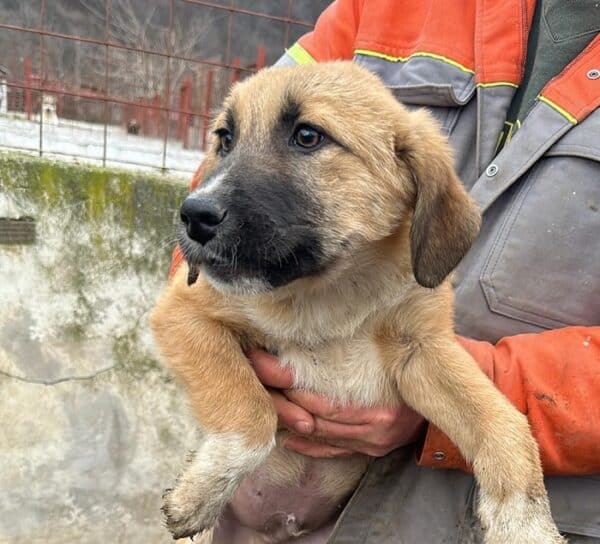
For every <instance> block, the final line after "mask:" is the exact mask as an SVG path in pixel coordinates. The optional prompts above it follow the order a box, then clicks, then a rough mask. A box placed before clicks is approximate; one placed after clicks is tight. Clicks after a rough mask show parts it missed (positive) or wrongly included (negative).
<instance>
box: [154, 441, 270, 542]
mask: <svg viewBox="0 0 600 544" xmlns="http://www.w3.org/2000/svg"><path fill="white" fill-rule="evenodd" d="M271 448H272V445H269V446H267V447H264V448H248V447H246V446H245V445H244V442H243V441H242V440H241V439H240V438H238V437H235V436H233V437H232V436H226V435H207V436H206V438H205V440H204V442H203V443H202V447H201V448H200V450H198V452H197V453H196V454H192V455H191V456H190V457H189V458H188V462H187V465H186V467H185V469H184V471H183V473H182V474H181V476H179V478H178V479H177V482H176V483H175V486H174V487H173V489H168V490H167V491H165V493H164V495H163V507H162V511H163V513H164V515H165V524H166V526H167V529H169V531H170V532H171V534H172V535H173V537H174V538H176V539H177V538H184V537H193V536H194V535H196V534H199V533H202V532H203V531H205V530H207V529H211V528H212V527H213V526H214V525H215V523H216V521H217V519H218V518H219V516H220V515H221V512H222V511H223V509H224V508H225V506H226V505H227V503H228V502H229V501H230V500H231V498H232V497H233V494H234V493H235V491H236V489H237V488H238V486H239V484H240V482H241V481H242V479H243V478H244V476H246V475H247V474H249V473H250V472H253V471H254V470H255V469H256V468H257V467H258V466H259V465H260V464H261V463H262V462H263V461H264V460H265V459H266V457H267V455H268V454H269V452H270V450H271Z"/></svg>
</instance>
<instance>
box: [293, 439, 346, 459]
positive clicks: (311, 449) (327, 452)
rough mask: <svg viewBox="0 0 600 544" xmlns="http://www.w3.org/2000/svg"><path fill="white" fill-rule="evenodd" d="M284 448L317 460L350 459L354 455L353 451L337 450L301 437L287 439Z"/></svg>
mask: <svg viewBox="0 0 600 544" xmlns="http://www.w3.org/2000/svg"><path fill="white" fill-rule="evenodd" d="M283 447H284V448H287V449H289V450H292V451H295V452H297V453H301V454H302V455H307V456H308V457H317V458H323V457H324V458H332V457H348V456H350V455H352V453H353V452H352V451H351V450H347V449H344V448H336V447H335V446H331V445H329V444H323V443H321V442H314V441H312V440H309V439H307V438H302V437H301V436H291V437H289V438H286V439H285V440H284V442H283Z"/></svg>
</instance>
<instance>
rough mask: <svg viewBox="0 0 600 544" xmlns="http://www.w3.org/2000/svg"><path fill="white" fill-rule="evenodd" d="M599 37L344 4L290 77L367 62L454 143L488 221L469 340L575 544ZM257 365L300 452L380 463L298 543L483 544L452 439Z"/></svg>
mask: <svg viewBox="0 0 600 544" xmlns="http://www.w3.org/2000/svg"><path fill="white" fill-rule="evenodd" d="M599 29H600V8H598V7H597V2H595V1H589V0H585V1H582V2H578V3H565V2H560V1H559V0H538V2H535V1H534V0H514V1H513V0H511V1H501V2H485V3H484V2H477V3H476V2H460V5H457V3H456V2H447V1H436V2H433V1H429V0H428V1H424V2H407V1H397V0H366V1H364V0H336V1H334V2H333V3H332V4H331V5H330V6H329V7H328V8H327V10H326V11H325V12H324V13H323V14H322V15H321V17H320V18H319V20H318V21H317V24H316V26H315V29H314V31H313V32H311V33H309V34H307V35H305V36H303V37H302V38H301V39H300V40H299V42H298V43H296V44H295V45H294V46H292V47H291V48H290V49H289V50H288V51H287V52H286V54H285V55H284V57H283V58H282V59H281V60H280V61H279V64H281V65H294V64H305V63H311V62H323V61H328V60H336V59H354V61H355V62H357V63H359V64H361V65H363V66H366V67H367V68H369V69H370V70H371V71H373V72H374V73H376V74H377V75H379V77H380V78H381V79H382V80H383V81H384V83H386V85H387V86H388V87H390V88H391V89H392V90H393V92H394V94H395V96H396V97H397V99H398V100H400V101H401V102H402V103H404V104H405V105H406V106H407V107H409V108H420V107H425V108H428V109H429V110H430V111H431V112H432V113H433V115H434V116H435V117H436V118H437V120H438V122H439V124H440V126H441V127H442V129H443V130H444V132H445V133H446V134H447V136H448V139H449V142H450V144H451V145H452V147H453V149H454V152H455V166H456V170H457V172H458V174H459V176H460V178H461V180H462V181H463V183H464V184H465V186H466V188H467V189H468V190H469V192H470V194H471V196H472V197H473V198H474V199H475V200H476V202H477V203H478V204H479V206H480V209H481V211H482V213H483V227H482V230H481V233H480V235H479V238H478V240H477V241H476V242H475V244H474V246H473V247H472V249H471V250H470V252H469V253H468V254H467V256H466V257H465V258H464V259H463V261H462V263H461V265H460V266H459V268H458V270H457V271H456V274H455V279H454V284H455V289H456V331H457V333H458V334H459V335H461V337H460V338H459V341H460V342H461V343H462V344H463V346H464V347H465V348H466V349H467V350H468V351H469V352H470V353H471V355H472V356H473V357H474V358H475V359H476V360H477V361H478V363H479V364H480V366H481V368H482V369H483V370H484V371H485V372H486V374H487V375H488V376H489V377H490V379H491V380H492V381H493V382H494V383H495V384H496V386H497V387H498V388H499V389H500V390H501V391H502V392H503V393H504V394H505V395H506V396H507V397H508V398H509V399H510V400H511V402H512V403H513V404H514V405H515V406H516V407H517V408H518V409H519V410H520V411H522V412H523V413H525V414H526V415H527V416H528V419H529V422H530V425H531V427H532V430H533V433H534V435H535V437H536V439H537V441H538V443H539V446H540V453H541V457H542V463H543V466H544V471H545V473H546V474H547V475H548V476H549V477H548V479H547V487H548V491H549V494H550V498H551V505H552V510H553V516H554V518H555V520H556V522H557V524H558V527H559V529H561V530H562V531H564V532H565V533H566V535H567V537H568V539H569V542H571V543H584V542H585V543H592V542H599V543H600V530H599V529H598V527H600V507H599V506H598V505H600V479H599V478H598V477H597V476H593V475H594V474H599V473H600V326H597V325H599V324H600V247H598V246H599V244H598V240H599V235H598V233H600V211H599V208H600V141H599V139H598V138H597V134H600V109H599V106H600V36H598V30H599ZM594 135H596V136H594ZM198 179H199V175H197V176H195V181H193V182H192V185H193V186H194V184H196V183H197V182H198ZM180 261H181V256H180V254H179V253H176V255H175V257H174V261H173V265H172V269H174V268H176V267H177V266H178V263H179V262H180ZM248 357H249V358H250V360H251V361H252V364H253V367H254V369H255V372H256V373H257V375H258V377H259V378H260V380H261V381H262V382H263V383H264V384H265V385H266V386H268V387H269V388H271V392H272V398H273V402H274V404H275V406H276V408H277V411H278V414H279V418H280V424H281V425H282V426H284V427H287V428H290V429H292V430H293V431H294V432H296V433H298V435H297V436H295V437H293V438H290V439H288V442H287V443H286V446H287V447H288V448H290V449H292V450H295V451H297V452H300V453H302V454H304V455H308V456H313V457H336V456H345V455H350V454H352V453H353V452H361V453H366V454H368V455H371V456H373V457H375V458H377V459H376V460H375V461H374V462H373V463H372V464H371V466H370V468H369V471H368V473H367V475H366V476H365V477H364V478H363V481H362V483H361V485H360V486H359V488H358V490H357V491H356V492H355V493H354V495H353V497H352V498H351V499H350V501H349V502H348V504H347V505H346V506H345V508H344V509H343V511H342V512H341V515H340V517H339V519H338V520H332V523H331V524H330V525H329V526H328V527H326V528H324V529H323V530H322V531H321V532H320V533H319V534H313V535H311V536H310V537H306V538H304V539H303V538H299V539H297V540H296V542H306V543H309V542H310V543H317V542H332V543H342V542H343V543H350V544H353V543H361V544H362V543H375V542H377V543H384V544H385V543H387V542H390V543H392V542H394V543H397V542H402V543H403V544H422V543H423V542H427V543H432V544H434V543H438V542H478V541H479V538H480V535H479V528H478V527H477V523H476V518H475V516H474V514H473V512H474V510H475V508H474V506H473V504H474V501H476V500H477V493H476V490H475V489H474V486H473V479H472V477H471V475H470V473H469V467H468V466H467V465H466V463H465V462H464V460H463V459H462V458H461V456H460V454H459V453H458V450H457V449H456V448H455V447H454V446H453V445H452V443H451V442H450V441H449V440H448V439H447V438H446V437H445V436H444V435H443V434H441V433H440V432H439V431H438V430H437V429H435V428H434V427H433V426H431V425H429V424H428V423H427V422H425V421H424V420H423V419H422V418H421V417H420V416H419V415H418V414H416V413H415V412H413V411H412V410H410V409H409V408H408V407H402V408H398V409H394V410H389V409H379V408H361V407H356V406H350V407H339V406H335V405H333V404H332V403H330V402H328V400H327V399H323V398H319V397H316V396H314V395H311V394H309V393H306V392H303V391H299V390H294V389H293V388H292V386H293V380H294V377H293V376H292V375H291V374H290V373H289V371H286V370H284V369H282V368H281V367H280V366H279V365H278V363H277V360H276V359H275V358H274V357H273V356H271V355H269V354H266V353H264V352H259V351H253V352H251V353H249V354H248ZM415 457H416V459H415ZM432 468H435V469H438V470H432ZM450 469H459V470H450ZM307 500H308V499H307ZM227 523H229V524H235V523H236V520H235V519H228V520H227ZM257 523H259V521H257ZM334 525H335V527H334ZM225 532H226V531H225ZM224 534H225V533H224ZM227 534H229V535H230V536H229V537H224V536H222V537H221V540H218V539H219V537H218V535H217V537H216V539H215V540H216V541H219V542H220V541H223V542H238V541H240V542H241V541H242V540H239V539H238V540H236V538H235V537H234V536H231V535H235V534H238V533H236V531H235V530H229V532H228V533H227Z"/></svg>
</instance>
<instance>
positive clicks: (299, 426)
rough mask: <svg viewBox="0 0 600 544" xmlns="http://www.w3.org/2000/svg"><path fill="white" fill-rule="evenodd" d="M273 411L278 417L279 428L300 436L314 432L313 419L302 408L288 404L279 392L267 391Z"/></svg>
mask: <svg viewBox="0 0 600 544" xmlns="http://www.w3.org/2000/svg"><path fill="white" fill-rule="evenodd" d="M269 393H270V394H271V398H272V399H273V404H274V405H275V410H276V412H277V415H278V416H279V426H280V427H283V428H285V429H289V430H291V431H296V432H299V433H301V434H311V433H312V432H313V430H314V426H315V423H314V419H313V417H312V416H311V415H310V414H309V413H308V412H307V411H306V410H304V409H303V408H301V407H300V406H298V405H297V404H294V403H293V402H290V401H289V400H288V399H287V398H285V396H284V395H282V394H281V393H280V392H279V391H275V390H273V389H271V390H269Z"/></svg>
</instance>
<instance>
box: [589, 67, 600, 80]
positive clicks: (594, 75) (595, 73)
mask: <svg viewBox="0 0 600 544" xmlns="http://www.w3.org/2000/svg"><path fill="white" fill-rule="evenodd" d="M586 75H587V78H588V79H598V78H600V70H599V69H598V68H592V69H591V70H590V71H589V72H588V73H587V74H586Z"/></svg>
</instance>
